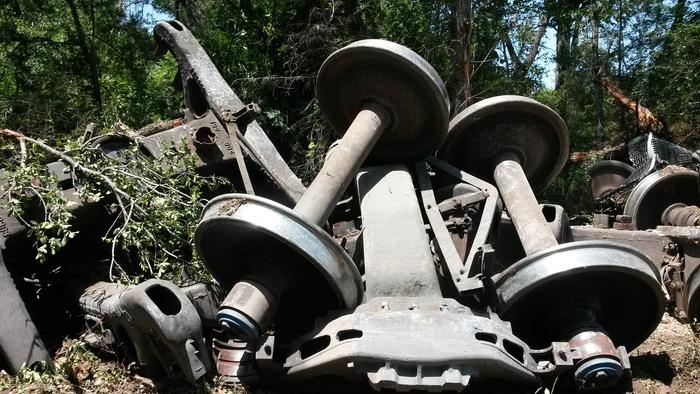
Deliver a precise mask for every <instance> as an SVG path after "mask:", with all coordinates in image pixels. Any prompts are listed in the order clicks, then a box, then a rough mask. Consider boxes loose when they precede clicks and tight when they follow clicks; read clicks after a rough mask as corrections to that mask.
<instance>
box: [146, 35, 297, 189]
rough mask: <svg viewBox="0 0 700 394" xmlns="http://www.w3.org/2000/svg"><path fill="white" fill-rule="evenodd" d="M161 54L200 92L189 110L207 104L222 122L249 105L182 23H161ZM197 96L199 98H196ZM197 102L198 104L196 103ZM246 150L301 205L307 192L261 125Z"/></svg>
mask: <svg viewBox="0 0 700 394" xmlns="http://www.w3.org/2000/svg"><path fill="white" fill-rule="evenodd" d="M154 36H155V38H156V50H157V52H158V53H163V52H165V49H168V50H170V52H172V53H173V55H174V56H175V58H176V60H177V62H178V66H179V70H180V74H181V76H182V82H183V87H185V89H186V90H187V89H188V86H189V87H190V88H189V89H190V90H194V91H195V92H198V94H200V95H201V96H203V97H190V96H191V95H190V94H186V99H187V101H188V106H189V107H190V108H192V107H197V106H198V105H201V103H197V102H196V101H197V99H201V100H205V101H206V105H207V106H208V107H209V108H210V109H211V110H212V111H213V112H214V113H215V114H216V116H217V117H218V118H219V119H220V120H222V119H223V114H224V113H225V112H227V111H228V112H230V113H237V112H239V111H240V110H241V109H243V108H244V107H245V104H244V103H243V102H242V101H241V99H240V98H238V96H237V95H236V94H235V93H234V92H233V90H232V89H231V87H230V86H229V85H228V84H227V83H226V81H225V80H224V79H223V77H222V76H221V74H219V71H218V70H217V69H216V67H215V66H214V64H213V63H212V61H211V59H210V58H209V56H208V55H207V54H206V52H205V51H204V49H203V48H202V46H201V45H200V44H199V42H198V41H197V39H196V38H194V36H193V35H192V33H191V32H190V31H189V30H188V29H187V28H186V27H185V26H184V25H183V24H182V23H180V22H178V21H168V22H159V23H158V24H157V25H156V26H155V28H154ZM193 96H196V94H194V95H193ZM192 101H195V102H192ZM244 147H246V148H247V149H249V152H247V153H251V157H252V158H253V159H254V160H255V161H257V162H258V164H259V165H260V166H261V168H262V169H263V170H264V171H265V172H267V174H268V175H269V176H270V178H272V180H273V181H274V182H275V183H276V184H277V185H279V187H280V188H281V189H282V191H284V192H285V194H286V195H287V196H288V197H289V198H290V200H292V201H295V202H296V201H298V200H299V198H300V197H301V195H302V194H304V191H305V188H304V185H303V184H302V183H301V180H299V178H297V177H296V175H294V173H293V172H292V170H291V169H290V168H289V166H288V165H287V163H286V162H285V161H284V159H282V157H281V156H280V154H279V153H278V152H277V149H275V147H274V145H273V144H272V142H270V139H269V138H268V137H267V135H266V134H265V132H264V131H263V130H262V128H261V127H260V125H259V124H258V122H256V121H253V122H251V123H250V124H249V125H248V126H247V128H246V141H245V143H244Z"/></svg>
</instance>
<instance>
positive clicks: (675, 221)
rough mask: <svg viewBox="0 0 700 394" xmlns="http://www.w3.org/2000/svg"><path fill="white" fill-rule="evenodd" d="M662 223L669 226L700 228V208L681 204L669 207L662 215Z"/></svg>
mask: <svg viewBox="0 0 700 394" xmlns="http://www.w3.org/2000/svg"><path fill="white" fill-rule="evenodd" d="M661 223H662V224H665V225H667V226H700V207H698V206H697V205H686V204H683V203H681V202H679V203H676V204H672V205H669V207H668V208H666V209H665V210H664V213H662V214H661Z"/></svg>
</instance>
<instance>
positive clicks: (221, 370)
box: [214, 339, 258, 385]
mask: <svg viewBox="0 0 700 394" xmlns="http://www.w3.org/2000/svg"><path fill="white" fill-rule="evenodd" d="M253 345H254V344H253V343H248V342H241V341H236V340H229V341H227V342H224V341H222V340H219V339H214V355H215V357H216V371H217V372H218V374H219V376H221V381H222V382H223V383H224V384H225V385H235V384H237V383H255V382H256V381H257V380H258V371H257V368H256V365H255V350H254V349H253Z"/></svg>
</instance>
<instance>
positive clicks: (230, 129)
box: [0, 21, 697, 392]
mask: <svg viewBox="0 0 700 394" xmlns="http://www.w3.org/2000/svg"><path fill="white" fill-rule="evenodd" d="M155 36H156V41H157V47H158V49H159V51H160V52H164V51H165V50H166V49H167V50H170V51H171V52H172V53H173V54H174V55H175V58H176V59H177V61H178V64H179V74H180V77H181V87H182V89H183V91H184V94H185V102H186V105H187V111H186V114H185V119H184V122H183V123H182V124H181V125H178V126H176V127H174V128H172V129H168V130H165V131H159V132H156V133H153V134H152V135H150V140H151V141H152V142H151V143H150V144H149V145H147V146H145V148H146V150H147V151H148V152H150V154H151V155H153V156H157V155H158V152H159V151H160V150H161V149H163V147H165V146H168V144H174V143H177V142H181V141H186V142H187V144H188V146H189V147H190V149H191V150H192V152H193V153H194V154H195V155H196V156H197V158H198V159H199V164H200V167H199V168H200V170H201V171H202V172H206V173H217V174H223V175H225V176H228V177H229V178H230V179H231V180H232V182H233V183H234V185H236V187H237V190H245V192H246V193H245V194H244V193H239V194H225V195H221V196H218V197H216V198H214V199H212V200H211V201H210V202H209V204H208V205H207V206H206V207H205V208H204V210H203V212H202V216H201V220H200V222H199V224H198V225H197V228H196V232H195V244H196V247H197V251H198V253H199V255H200V256H201V258H202V259H203V260H204V262H205V264H206V266H207V268H208V270H209V271H210V272H211V274H212V276H213V277H214V278H215V279H216V282H217V283H216V284H215V285H205V284H193V285H191V286H187V287H184V288H178V287H177V286H175V285H173V284H172V283H169V282H167V281H162V280H148V281H146V282H143V283H141V284H139V285H137V286H131V287H123V286H121V285H117V284H113V283H108V282H104V281H98V282H92V283H81V284H80V285H79V286H78V285H76V286H73V287H72V290H73V293H74V298H75V301H76V302H77V304H78V305H79V307H80V309H81V310H82V311H83V312H84V316H85V319H87V320H88V321H90V322H92V325H93V326H94V327H95V329H94V330H93V331H92V333H91V336H89V337H86V339H87V340H89V341H90V342H91V343H93V344H95V345H96V346H115V347H117V348H119V349H121V350H122V351H123V352H125V353H132V356H133V357H134V358H135V359H136V360H137V361H138V363H139V364H140V365H141V366H142V367H143V368H144V369H146V370H150V371H151V372H152V373H154V374H156V373H163V372H164V373H165V374H166V375H167V376H169V377H171V378H178V377H184V378H185V379H186V380H189V381H196V380H198V379H200V378H202V377H203V376H205V375H207V374H215V373H218V374H219V375H220V376H221V378H222V379H223V380H224V381H226V382H232V383H235V382H239V381H242V382H246V383H257V384H264V385H285V387H294V390H295V391H299V390H322V389H323V387H328V386H325V385H333V386H331V387H333V388H334V389H335V390H337V389H338V387H339V386H338V379H341V380H342V381H347V382H350V383H352V384H353V385H355V386H353V387H356V385H369V386H371V387H372V388H374V389H392V390H397V391H408V390H423V391H431V392H436V391H462V390H464V389H466V388H468V387H470V388H471V387H490V388H492V389H493V387H502V386H505V385H511V386H516V387H536V386H537V385H542V384H546V383H547V382H551V381H552V380H554V379H560V380H561V381H564V382H567V381H568V382H569V384H570V385H571V386H572V387H578V388H580V389H597V388H601V387H606V386H611V385H615V384H618V383H620V382H623V383H624V381H625V380H626V379H627V378H628V377H629V375H630V371H631V369H630V362H629V358H628V352H629V351H631V350H632V349H634V348H635V347H637V346H638V345H639V344H641V343H642V342H643V341H644V340H645V339H646V338H647V337H648V336H649V335H650V334H651V333H652V332H653V331H654V329H655V327H656V326H657V324H658V323H659V321H660V319H661V316H662V314H663V311H664V309H665V307H666V299H665V296H664V292H663V290H662V286H663V283H662V275H661V270H662V266H661V263H662V260H659V256H657V254H654V253H653V251H654V250H655V249H654V248H657V247H661V248H662V249H663V246H664V245H661V246H659V245H658V244H657V243H653V242H652V243H650V242H646V241H643V242H642V244H643V245H645V246H649V248H648V249H649V251H646V252H645V253H642V252H640V251H639V250H637V249H635V248H632V247H630V246H629V242H627V241H624V240H623V241H622V242H613V241H610V240H609V236H608V232H612V231H615V230H608V229H604V230H603V229H594V230H595V231H598V233H592V232H591V229H587V228H578V229H577V228H571V227H570V226H569V223H568V219H567V216H566V213H565V212H564V210H563V209H562V208H561V207H559V206H557V205H550V204H543V205H540V204H538V202H537V200H536V199H535V195H534V192H537V191H539V190H541V189H543V188H545V187H546V186H547V185H548V184H549V183H551V182H552V180H553V179H554V178H556V177H557V175H558V174H559V172H560V171H561V169H562V167H563V166H564V164H565V161H566V158H567V156H568V145H569V137H568V130H567V128H566V125H565V124H564V122H563V121H562V119H561V118H560V117H559V116H558V115H557V114H556V113H555V112H554V111H553V110H551V109H550V108H548V107H546V106H544V105H542V104H540V103H538V102H536V101H534V100H531V99H527V98H524V97H519V96H499V97H494V98H491V99H487V100H483V101H481V102H479V103H477V104H474V105H472V106H470V107H468V108H467V109H466V110H464V111H462V112H461V113H459V114H457V115H456V116H454V117H453V118H452V120H451V121H450V120H449V113H450V104H449V100H448V97H447V92H446V89H445V86H444V85H443V82H442V80H441V79H440V77H439V76H438V75H437V73H436V72H435V70H434V69H433V68H432V67H431V66H430V65H429V64H428V63H427V62H426V61H425V60H424V59H422V58H421V57H420V56H418V55H417V54H416V53H414V52H413V51H411V50H410V49H408V48H405V47H403V46H400V45H398V44H395V43H392V42H388V41H383V40H363V41H358V42H355V43H352V44H350V45H348V46H346V47H344V48H342V49H340V50H338V51H336V52H335V53H333V54H332V55H331V56H330V57H329V58H328V59H327V60H326V61H325V62H324V63H323V65H322V66H321V68H320V70H319V73H318V77H317V83H316V94H317V98H318V102H319V105H320V108H321V110H322V112H323V113H324V114H325V116H326V118H327V119H328V121H329V122H330V124H331V125H332V126H333V128H334V129H335V131H336V132H337V133H338V136H339V137H340V140H339V141H338V142H337V143H336V144H334V146H333V147H332V148H331V150H330V151H329V153H328V155H327V157H326V161H325V163H324V165H323V168H322V169H321V171H320V172H319V174H318V175H317V177H316V178H315V179H314V181H313V182H312V183H311V185H310V186H309V187H308V188H304V187H303V185H302V184H301V182H300V181H299V179H298V178H297V177H296V176H295V175H294V174H293V173H292V172H291V171H290V170H289V168H288V166H287V165H286V163H285V162H284V161H283V160H282V158H281V157H280V156H279V154H278V153H277V151H276V150H275V148H274V146H273V145H272V144H271V143H270V141H269V140H268V138H267V137H266V135H265V133H264V132H263V131H262V129H261V128H260V126H259V125H258V124H257V122H255V120H254V116H255V113H256V107H255V106H254V105H244V104H243V102H242V101H241V100H240V99H239V98H238V97H237V96H236V95H235V94H234V93H233V91H232V90H231V88H230V87H229V86H228V85H227V84H226V83H225V82H224V80H223V79H222V78H221V76H220V75H219V73H218V72H217V70H216V68H215V67H214V65H213V64H212V63H211V60H210V59H209V57H208V56H207V55H206V53H205V52H204V50H203V49H202V48H201V46H200V45H199V43H198V42H197V41H196V39H195V38H194V37H193V36H192V34H191V33H190V32H189V30H187V28H185V27H184V26H183V25H182V24H180V23H179V22H177V21H171V22H161V23H159V24H158V25H157V26H156V28H155ZM53 165H54V166H56V167H61V166H62V165H63V164H62V163H60V162H59V163H57V164H53ZM62 187H64V188H65V190H66V192H69V190H70V187H71V185H70V182H66V185H63V186H62ZM78 209H86V208H85V207H80V208H78ZM2 223H3V226H4V227H3V229H7V231H4V232H3V237H4V238H3V240H4V241H5V243H4V245H3V246H4V248H5V252H8V253H9V252H10V251H9V248H10V247H11V243H12V242H11V240H12V238H13V237H16V236H21V234H22V232H23V231H24V230H23V229H22V226H21V225H20V224H19V222H17V221H16V220H15V221H13V218H11V217H2ZM630 233H636V232H630ZM584 239H585V240H584ZM644 242H646V243H644ZM664 250H665V249H664ZM669 253H670V252H669ZM675 253H676V256H677V255H678V249H676V252H675ZM663 261H665V260H663ZM674 261H676V264H677V263H678V259H676V260H674ZM0 269H2V271H0V281H2V282H1V283H0V291H2V292H3V297H4V299H5V300H6V302H5V303H3V305H2V307H0V308H3V309H0V313H1V314H2V316H3V319H2V324H0V330H2V335H1V336H0V349H2V355H3V356H4V357H3V358H4V363H5V365H6V366H7V367H8V369H9V370H11V371H13V372H14V371H16V370H17V369H18V368H20V367H21V366H22V365H31V364H32V363H33V362H35V361H38V360H46V361H50V357H49V354H48V352H46V350H45V347H44V346H43V342H42V339H41V337H40V335H39V333H38V331H37V330H36V329H35V328H34V326H33V325H32V324H31V318H30V314H29V313H28V312H27V310H26V309H25V308H24V306H23V305H24V304H23V302H22V299H21V298H20V295H19V293H18V292H17V291H16V290H15V288H14V285H13V280H12V278H11V277H10V275H9V273H8V272H7V271H6V270H5V268H4V265H3V264H0ZM663 272H664V273H665V275H666V274H667V273H668V271H663ZM664 278H665V277H664ZM696 287H697V286H696ZM28 328H29V329H28ZM563 384H566V383H563ZM620 384H622V383H620Z"/></svg>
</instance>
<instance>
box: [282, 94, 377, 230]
mask: <svg viewBox="0 0 700 394" xmlns="http://www.w3.org/2000/svg"><path fill="white" fill-rule="evenodd" d="M389 122H390V117H389V114H388V113H387V112H386V110H385V109H384V108H383V107H381V106H377V105H367V106H365V107H363V109H362V110H361V111H360V112H359V113H358V114H357V116H356V117H355V120H354V121H353V122H352V124H351V125H350V127H349V128H348V130H347V132H345V134H344V135H343V138H342V139H341V140H340V141H339V143H338V145H336V146H335V147H334V148H333V150H332V151H331V152H330V154H329V155H328V158H327V159H326V161H325V162H324V163H323V167H322V168H321V171H319V173H318V175H317V176H316V177H315V178H314V180H313V182H312V183H311V185H309V188H308V189H307V191H306V193H304V195H303V196H302V197H301V199H299V202H298V203H297V205H296V206H295V207H294V210H295V211H296V212H299V213H300V214H301V215H303V216H305V217H307V218H308V219H309V220H310V221H311V222H312V223H316V224H318V225H322V224H323V223H324V222H325V221H326V220H327V219H328V216H329V215H330V213H331V211H332V210H333V209H334V208H335V204H336V203H337V202H338V200H340V197H341V196H342V195H343V193H345V190H346V189H347V187H348V185H349V184H350V182H351V181H352V179H353V177H354V176H355V174H357V170H358V169H359V168H360V166H361V165H362V163H363V162H364V161H365V159H366V158H367V156H368V155H369V154H370V152H371V150H372V148H373V147H374V145H375V144H376V143H377V141H378V140H379V138H380V137H381V135H382V133H383V132H384V130H385V129H386V125H387V124H388V123H389Z"/></svg>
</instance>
